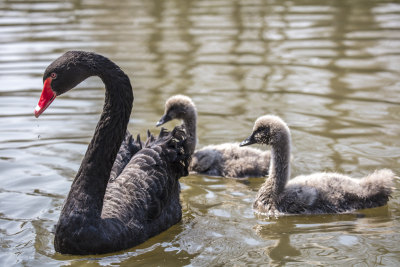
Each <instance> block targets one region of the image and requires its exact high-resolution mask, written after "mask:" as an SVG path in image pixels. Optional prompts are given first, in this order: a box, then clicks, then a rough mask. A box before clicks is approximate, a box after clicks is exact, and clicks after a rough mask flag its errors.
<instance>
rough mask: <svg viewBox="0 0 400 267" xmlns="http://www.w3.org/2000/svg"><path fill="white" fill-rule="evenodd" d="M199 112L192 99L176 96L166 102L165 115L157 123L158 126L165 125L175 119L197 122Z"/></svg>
mask: <svg viewBox="0 0 400 267" xmlns="http://www.w3.org/2000/svg"><path fill="white" fill-rule="evenodd" d="M196 116H197V111H196V106H195V105H194V103H193V101H192V99H190V97H187V96H184V95H174V96H171V97H170V98H168V100H167V101H166V102H165V110H164V115H163V116H162V117H161V119H160V120H159V121H158V122H157V126H160V125H163V124H164V123H167V122H169V121H171V120H173V119H181V120H196Z"/></svg>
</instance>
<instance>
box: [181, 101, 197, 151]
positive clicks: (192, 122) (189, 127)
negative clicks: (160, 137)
mask: <svg viewBox="0 0 400 267" xmlns="http://www.w3.org/2000/svg"><path fill="white" fill-rule="evenodd" d="M183 126H184V127H185V129H186V131H187V133H188V144H189V149H190V154H193V152H194V150H195V149H196V143H197V133H196V131H197V129H196V128H197V112H196V110H195V109H194V108H193V109H189V111H188V113H187V114H186V116H185V118H184V119H183Z"/></svg>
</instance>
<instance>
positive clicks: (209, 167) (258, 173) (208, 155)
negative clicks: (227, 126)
mask: <svg viewBox="0 0 400 267" xmlns="http://www.w3.org/2000/svg"><path fill="white" fill-rule="evenodd" d="M173 119H181V120H182V121H183V127H184V128H185V129H186V132H187V133H188V134H189V136H188V143H187V144H188V146H190V148H189V150H190V151H192V152H193V155H192V161H191V164H190V166H189V171H190V172H194V173H199V174H205V175H210V176H222V177H231V178H244V177H262V176H266V175H268V168H269V164H266V162H267V163H269V161H270V152H269V151H262V150H259V149H256V148H251V147H240V146H239V143H225V144H219V145H209V146H206V147H204V148H202V149H199V150H196V151H195V148H196V123H197V110H196V106H195V104H194V103H193V101H192V100H191V99H190V98H189V97H187V96H184V95H175V96H172V97H170V98H169V99H168V100H167V101H166V102H165V111H164V115H163V116H162V117H161V119H160V121H159V122H158V123H157V126H160V125H162V124H164V123H166V122H168V121H170V120H173Z"/></svg>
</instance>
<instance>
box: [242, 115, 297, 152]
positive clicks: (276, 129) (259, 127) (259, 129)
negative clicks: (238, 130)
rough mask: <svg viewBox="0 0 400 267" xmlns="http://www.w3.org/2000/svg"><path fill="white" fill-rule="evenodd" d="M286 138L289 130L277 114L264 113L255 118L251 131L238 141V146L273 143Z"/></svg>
mask: <svg viewBox="0 0 400 267" xmlns="http://www.w3.org/2000/svg"><path fill="white" fill-rule="evenodd" d="M288 139H290V131H289V127H288V126H287V125H286V123H285V122H284V121H283V120H282V119H281V118H279V117H278V116H274V115H265V116H261V117H259V118H258V119H257V120H256V122H255V123H254V127H253V132H252V133H251V135H250V136H249V137H247V138H246V139H245V140H244V141H243V142H242V143H240V146H247V145H251V144H266V145H274V144H277V143H279V142H281V141H282V140H288Z"/></svg>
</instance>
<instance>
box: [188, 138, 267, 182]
mask: <svg viewBox="0 0 400 267" xmlns="http://www.w3.org/2000/svg"><path fill="white" fill-rule="evenodd" d="M270 157H271V153H270V151H261V150H259V149H256V148H252V147H240V146H239V144H238V143H226V144H219V145H209V146H206V147H204V148H202V149H199V150H197V151H196V152H195V153H194V154H193V155H192V162H191V164H190V167H189V170H190V171H193V172H197V173H201V174H206V175H211V176H223V177H236V178H242V177H262V176H266V175H267V174H268V169H269V161H270Z"/></svg>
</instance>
